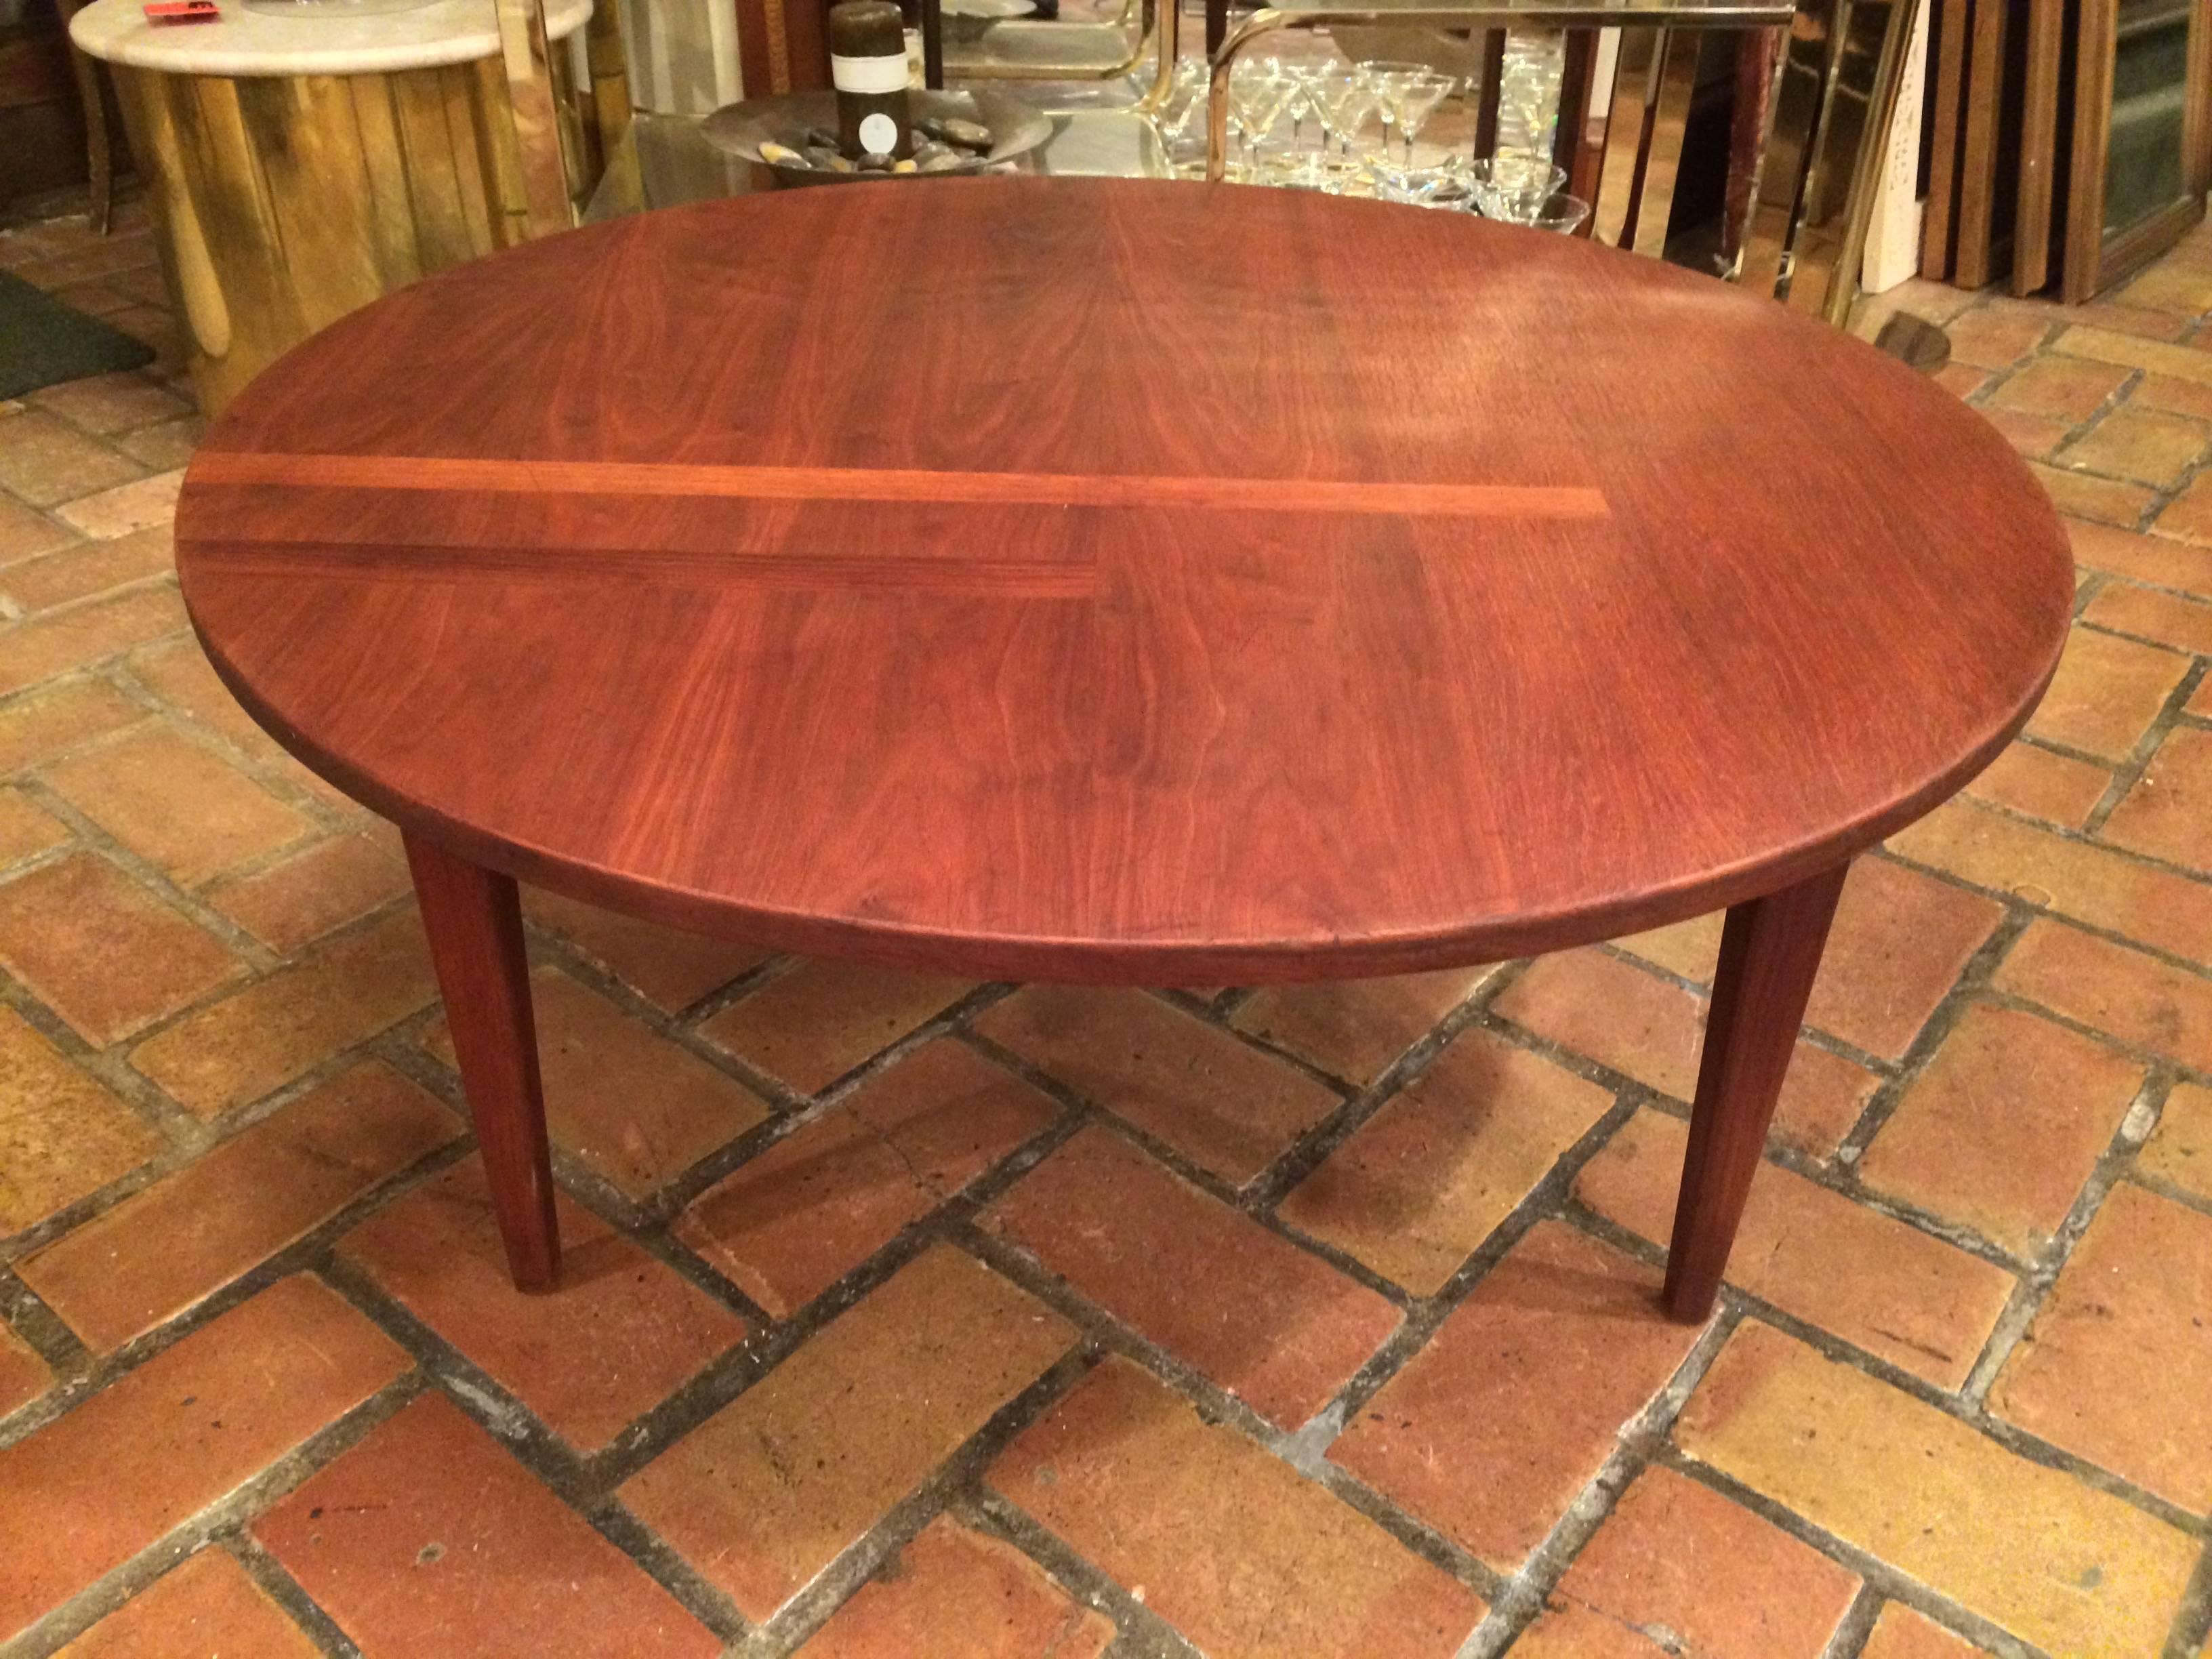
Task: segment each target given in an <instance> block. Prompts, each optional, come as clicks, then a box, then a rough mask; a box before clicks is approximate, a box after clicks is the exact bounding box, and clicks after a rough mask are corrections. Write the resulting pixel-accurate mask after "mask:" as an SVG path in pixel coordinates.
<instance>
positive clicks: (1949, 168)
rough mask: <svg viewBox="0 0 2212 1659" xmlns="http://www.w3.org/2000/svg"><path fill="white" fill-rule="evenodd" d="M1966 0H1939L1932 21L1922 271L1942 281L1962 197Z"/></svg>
mask: <svg viewBox="0 0 2212 1659" xmlns="http://www.w3.org/2000/svg"><path fill="white" fill-rule="evenodd" d="M1967 9H1968V7H1967V0H1935V6H1934V9H1933V10H1932V11H1931V12H1930V13H1929V27H1930V28H1931V29H1932V30H1934V31H1935V45H1936V49H1935V51H1934V52H1931V53H1929V71H1928V85H1929V100H1928V101H1929V133H1930V135H1931V137H1930V139H1929V152H1928V204H1927V208H1926V210H1925V212H1924V213H1923V216H1922V217H1921V221H1920V274H1921V275H1922V276H1929V277H1933V278H1935V279H1936V280H1937V281H1941V280H1942V279H1943V278H1944V277H1947V276H1949V275H1950V274H1951V262H1952V258H1953V246H1954V240H1955V233H1956V231H1957V228H1958V225H1957V208H1958V197H1959V146H1960V143H1961V141H1962V139H1963V137H1964V135H1963V132H1962V131H1961V127H1960V105H1961V104H1962V102H1963V101H1964V99H1965V96H1966V35H1967V32H1968V24H1969V21H1970V20H1969V17H1968V15H1967Z"/></svg>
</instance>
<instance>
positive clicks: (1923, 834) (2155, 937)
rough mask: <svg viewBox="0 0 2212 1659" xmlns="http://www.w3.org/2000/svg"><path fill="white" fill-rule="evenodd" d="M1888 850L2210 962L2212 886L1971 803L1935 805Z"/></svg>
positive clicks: (1891, 839) (2193, 959)
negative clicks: (2153, 867) (2057, 834)
mask: <svg viewBox="0 0 2212 1659" xmlns="http://www.w3.org/2000/svg"><path fill="white" fill-rule="evenodd" d="M1889 847H1890V850H1891V851H1893V852H1895V853H1899V854H1902V855H1903V856H1905V857H1906V858H1908V859H1911V860H1914V861H1915V862H1917V863H1921V864H1929V865H1933V866H1936V868H1937V869H1939V870H1948V871H1949V872H1952V873H1953V874H1954V875H1956V876H1959V877H1960V878H1963V879H1965V880H1966V881H1970V882H1972V883H1973V884H1975V885H1977V886H1980V887H1990V888H1995V889H1996V890H1999V891H2001V892H2005V893H2010V894H2012V895H2013V896H2015V897H2019V898H2024V899H2027V901H2028V902H2031V903H2034V904H2040V905H2044V906H2045V907H2047V908H2050V909H2052V910H2055V911H2057V913H2058V914H2059V915H2064V916H2071V917H2073V918H2074V919H2075V921H2086V922H2087V923H2089V924H2090V925H2091V926H2092V927H2106V928H2110V929H2111V930H2112V932H2114V933H2124V934H2125V935H2126V936H2127V937H2128V938H2130V939H2140V940H2142V942H2143V943H2144V944H2146V945H2154V946H2156V947H2157V948H2159V949H2160V950H2163V951H2172V953H2173V954H2174V955H2176V956H2179V957H2186V958H2188V959H2189V960H2191V961H2192V962H2206V963H2212V886H2207V885H2205V884H2203V883H2199V882H2194V881H2191V880H2189V879H2187V878H2185V877H2182V876H2178V875H2172V874H2170V873H2168V872H2166V871H2163V870H2155V869H2152V868H2150V867H2149V866H2145V865H2142V864H2140V863H2137V862H2136V860H2133V859H2131V858H2129V857H2128V856H2127V855H2126V854H2123V853H2118V852H2109V851H2107V850H2106V849H2105V848H2101V847H2093V846H2088V845H2086V844H2084V843H2082V842H2071V841H2066V840H2063V839H2062V838H2061V837H2059V836H2054V835H2051V834H2050V833H2049V832H2047V831H2045V830H2042V829H2036V828H2035V827H2034V826H2033V825H2032V824H2027V823H2020V822H2018V821H2017V820H2015V819H2013V818H2008V817H2005V816H2004V815H2003V814H2002V813H2000V812H1993V811H1990V810H1988V809H1987V808H1985V807H1981V806H1977V805H1972V804H1971V803H1968V802H1961V801H1953V802H1950V803H1948V804H1947V805H1942V806H1939V807H1937V808H1936V810H1935V811H1933V812H1931V813H1929V815H1928V816H1927V817H1924V818H1923V819H1921V820H1920V822H1919V823H1916V824H1912V825H1911V826H1910V827H1908V828H1906V829H1902V830H1899V832H1898V833H1897V834H1896V835H1894V836H1891V837H1890V839H1889Z"/></svg>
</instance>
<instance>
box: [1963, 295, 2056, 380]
mask: <svg viewBox="0 0 2212 1659" xmlns="http://www.w3.org/2000/svg"><path fill="white" fill-rule="evenodd" d="M2050 331H2051V325H2050V324H2049V323H2048V322H2046V321H2045V319H2042V318H2040V317H2037V316H2033V315H2030V314H2027V313H2019V312H2008V311H2002V310H1999V309H1996V308H1995V307H1989V306H1979V307H1975V308H1974V309H1973V310H1972V311H1968V312H1965V313H1961V314H1960V315H1959V316H1957V317H1954V318H1953V319H1951V321H1950V322H1948V324H1946V325H1944V332H1945V333H1946V334H1948V335H1949V336H1950V337H1951V361H1952V362H1956V363H1971V364H1972V365H1973V366H1974V367H1975V368H2005V367H2006V366H2008V364H2011V363H2014V362H2018V361H2019V360H2020V359H2021V358H2022V357H2025V356H2027V354H2028V353H2029V352H2031V351H2033V350H2034V349H2035V348H2036V347H2037V346H2039V345H2040V344H2041V343H2043V337H2044V336H2045V334H2047V333H2049V332H2050Z"/></svg>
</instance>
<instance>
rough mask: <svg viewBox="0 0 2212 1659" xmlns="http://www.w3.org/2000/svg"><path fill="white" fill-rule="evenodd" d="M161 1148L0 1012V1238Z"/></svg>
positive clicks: (16, 1018)
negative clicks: (2, 1234) (0, 1235)
mask: <svg viewBox="0 0 2212 1659" xmlns="http://www.w3.org/2000/svg"><path fill="white" fill-rule="evenodd" d="M160 1150H161V1137H160V1136H159V1135H157V1134H155V1133H154V1132H153V1131H152V1130H151V1129H149V1128H148V1127H146V1126H145V1125H144V1124H143V1123H142V1122H141V1121H139V1119H138V1117H137V1114H136V1113H134V1112H132V1111H131V1109H130V1108H129V1107H128V1106H125V1104H124V1103H122V1102H121V1101H120V1100H118V1099H117V1098H116V1097H114V1096H113V1095H112V1094H111V1093H110V1092H109V1091H107V1089H106V1087H105V1086H104V1085H100V1084H99V1083H96V1082H94V1080H93V1079H91V1078H90V1077H88V1076H87V1075H86V1074H85V1073H82V1072H80V1071H79V1070H77V1068H76V1066H72V1065H70V1062H69V1061H68V1060H66V1059H64V1057H63V1056H62V1054H60V1052H59V1051H58V1050H57V1049H56V1048H54V1046H53V1045H52V1043H50V1042H47V1041H46V1038H44V1037H43V1036H40V1035H39V1034H38V1032H37V1031H35V1030H33V1029H32V1028H31V1026H30V1024H28V1023H27V1021H26V1020H25V1019H24V1018H23V1017H22V1016H21V1014H18V1013H17V1012H15V1010H14V1009H13V1008H7V1007H0V1233H12V1232H16V1231H21V1229H23V1228H25V1227H28V1226H30V1225H32V1224H33V1223H34V1222H38V1221H41V1220H43V1219H45V1218H46V1217H47V1216H50V1215H52V1213H53V1212H55V1211H56V1210H58V1209H60V1208H61V1207H62V1206H64V1205H66V1204H74V1203H75V1202H76V1200H78V1199H80V1198H82V1197H84V1196H85V1195H86V1194H89V1193H94V1192H97V1191H99V1190H100V1188H102V1187H105V1186H106V1184H107V1183H108V1182H111V1181H112V1180H114V1179H115V1178H116V1177H117V1176H123V1175H128V1174H129V1173H130V1172H131V1170H135V1169H137V1167H138V1166H139V1165H140V1164H143V1163H144V1162H145V1161H146V1160H147V1159H148V1158H151V1157H153V1156H154V1154H155V1152H159V1151H160Z"/></svg>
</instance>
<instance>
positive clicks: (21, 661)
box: [0, 583, 187, 696]
mask: <svg viewBox="0 0 2212 1659" xmlns="http://www.w3.org/2000/svg"><path fill="white" fill-rule="evenodd" d="M186 625H187V624H186V623H185V607H184V601H183V600H181V599H179V598H178V597H177V592H176V589H174V588H173V587H171V586H168V585H167V584H166V583H155V584H151V585H149V586H143V587H128V588H125V589H124V590H122V591H121V592H117V593H112V594H109V595H106V596H105V597H103V598H100V599H88V600H87V601H85V602H84V603H83V604H82V605H68V606H65V607H64V608H63V609H61V610H58V611H46V612H43V613H41V614H40V615H39V616H36V617H32V618H30V619H29V620H28V621H27V622H20V623H16V624H15V626H14V627H12V628H5V629H0V696H6V695H7V694H8V693H9V692H10V691H20V690H22V689H23V688H24V687H25V686H27V685H35V684H38V683H39V682H40V680H43V679H50V678H52V677H53V676H55V675H57V674H65V673H67V672H69V671H70V670H71V669H73V668H84V667H87V666H89V665H91V664H93V663H95V662H98V661H99V660H100V659H102V658H103V657H112V656H114V655H116V654H118V653H121V652H125V651H128V650H129V649H131V647H133V646H137V645H143V644H145V643H146V642H147V641H149V640H157V639H160V638H161V636H162V635H165V634H174V633H176V632H178V631H179V629H183V628H184V627H185V626H186Z"/></svg>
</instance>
